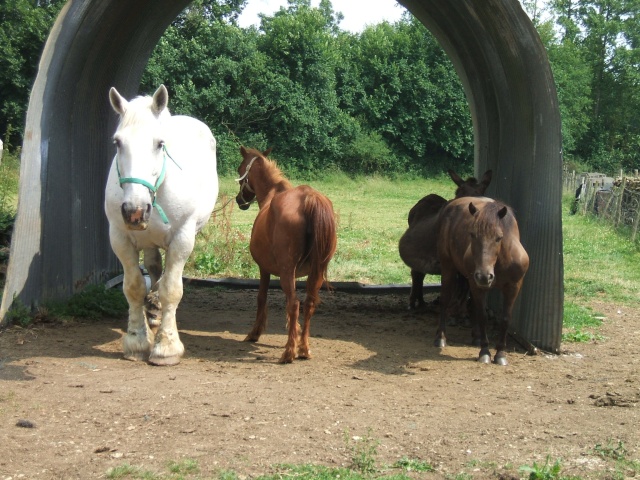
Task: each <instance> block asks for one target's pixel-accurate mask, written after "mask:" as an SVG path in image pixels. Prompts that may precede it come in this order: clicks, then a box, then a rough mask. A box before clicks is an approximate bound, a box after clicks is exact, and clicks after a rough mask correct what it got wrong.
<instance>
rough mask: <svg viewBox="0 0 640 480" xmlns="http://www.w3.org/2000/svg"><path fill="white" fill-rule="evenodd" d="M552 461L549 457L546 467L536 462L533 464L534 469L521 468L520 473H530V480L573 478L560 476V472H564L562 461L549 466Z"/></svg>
mask: <svg viewBox="0 0 640 480" xmlns="http://www.w3.org/2000/svg"><path fill="white" fill-rule="evenodd" d="M550 459H551V458H550V456H549V455H547V459H546V461H545V463H544V465H538V464H537V463H536V462H533V466H532V467H528V466H525V467H520V471H521V472H523V473H528V474H529V475H528V476H527V478H528V479H529V480H570V479H571V478H572V477H564V476H561V475H560V471H561V470H562V465H561V464H560V459H557V460H556V461H555V463H554V464H553V465H550V464H549V461H550Z"/></svg>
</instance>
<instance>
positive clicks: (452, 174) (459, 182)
mask: <svg viewBox="0 0 640 480" xmlns="http://www.w3.org/2000/svg"><path fill="white" fill-rule="evenodd" d="M447 173H448V174H449V176H450V177H451V180H453V181H454V182H455V184H456V185H458V186H461V185H462V184H463V183H464V180H463V179H462V178H460V175H458V174H457V173H456V172H454V171H453V170H451V169H449V170H447Z"/></svg>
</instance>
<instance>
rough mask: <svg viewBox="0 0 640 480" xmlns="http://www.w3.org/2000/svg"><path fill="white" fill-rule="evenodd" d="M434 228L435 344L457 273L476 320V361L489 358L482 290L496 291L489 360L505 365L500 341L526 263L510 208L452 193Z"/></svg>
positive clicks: (440, 341) (440, 339) (441, 342)
mask: <svg viewBox="0 0 640 480" xmlns="http://www.w3.org/2000/svg"><path fill="white" fill-rule="evenodd" d="M438 231H439V234H438V257H439V258H440V268H441V275H442V291H441V294H440V298H441V301H442V310H441V311H440V326H439V328H438V332H437V334H436V340H435V345H436V346H437V347H444V346H446V337H445V326H446V321H447V312H446V310H447V308H446V307H447V306H448V305H450V303H451V300H452V296H453V294H454V290H455V289H456V275H457V274H458V273H459V274H461V275H463V276H464V277H466V278H467V280H468V283H469V287H470V289H471V298H472V300H473V316H474V323H476V325H479V326H480V341H481V342H480V355H479V357H478V361H479V362H482V363H490V362H491V353H490V352H489V340H488V337H487V311H486V307H487V305H486V297H487V293H488V291H489V290H490V289H492V288H495V289H498V290H500V291H501V292H502V296H503V306H502V318H501V321H500V325H499V327H500V336H499V338H498V341H497V343H496V350H497V351H496V355H495V357H494V363H496V364H498V365H507V356H506V353H505V347H506V342H507V330H508V327H509V323H510V322H511V311H512V309H513V305H514V303H515V301H516V298H517V297H518V294H519V293H520V288H521V287H522V281H523V279H524V275H525V273H526V272H527V269H528V268H529V256H528V255H527V252H526V251H525V249H524V247H523V246H522V244H521V243H520V232H519V230H518V223H517V222H516V218H515V216H514V214H513V211H512V209H511V208H510V207H508V206H507V205H505V204H503V203H501V202H498V201H494V200H492V199H490V198H486V197H462V198H458V199H455V200H452V201H451V202H450V203H449V204H448V205H446V206H445V207H444V208H443V209H442V211H441V213H440V219H439V230H438Z"/></svg>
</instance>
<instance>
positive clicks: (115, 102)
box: [109, 87, 129, 117]
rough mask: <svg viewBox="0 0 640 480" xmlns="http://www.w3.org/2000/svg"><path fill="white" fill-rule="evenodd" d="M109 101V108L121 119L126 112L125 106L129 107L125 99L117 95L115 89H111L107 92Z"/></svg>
mask: <svg viewBox="0 0 640 480" xmlns="http://www.w3.org/2000/svg"><path fill="white" fill-rule="evenodd" d="M109 101H110V102H111V108H113V109H114V110H115V112H116V113H117V114H118V115H120V116H121V117H122V116H123V115H124V113H125V112H126V111H127V105H129V102H127V101H126V100H125V98H124V97H123V96H122V95H120V94H119V93H118V90H116V87H111V89H110V90H109Z"/></svg>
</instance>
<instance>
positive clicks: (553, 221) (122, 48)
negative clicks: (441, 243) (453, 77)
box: [0, 0, 564, 351]
mask: <svg viewBox="0 0 640 480" xmlns="http://www.w3.org/2000/svg"><path fill="white" fill-rule="evenodd" d="M189 3H190V1H189V0H137V1H136V2H131V1H130V0H84V1H81V0H70V1H69V2H68V3H67V5H66V6H65V7H64V8H63V10H62V12H61V13H60V16H59V17H58V19H57V21H56V24H55V25H54V28H53V29H52V31H51V34H50V36H49V39H48V41H47V43H46V46H45V49H44V52H43V55H42V58H41V60H40V67H39V72H38V76H37V78H36V81H35V84H34V87H33V90H32V93H31V98H30V102H29V109H28V113H27V122H26V128H25V137H24V138H25V139H24V143H23V150H22V166H21V172H20V180H21V184H20V193H19V212H18V218H17V220H16V225H15V229H14V235H13V241H12V245H11V254H10V263H9V267H8V271H7V279H6V284H5V289H4V294H3V299H2V307H1V309H0V318H2V321H3V322H4V321H5V320H6V316H5V314H6V312H7V310H8V308H9V307H10V306H11V304H12V302H13V299H14V298H18V299H19V300H20V301H21V302H22V303H23V304H26V305H37V304H39V303H41V302H42V301H45V300H49V299H60V298H67V297H69V296H70V295H72V294H73V293H75V292H77V291H78V290H80V289H81V288H82V287H83V286H84V285H86V284H88V283H94V282H99V281H103V280H105V279H106V278H108V277H109V276H110V275H111V274H112V272H114V271H116V270H118V268H119V267H118V263H117V260H116V258H115V256H114V255H113V254H112V253H111V248H110V246H109V240H108V227H107V222H106V218H105V216H104V213H103V209H102V203H103V200H104V198H103V190H104V183H105V181H106V174H107V170H108V166H109V162H110V160H111V155H112V148H111V145H110V141H109V132H111V131H113V129H114V128H115V123H113V124H111V123H110V122H115V117H114V116H113V115H110V114H109V112H110V109H109V104H108V97H107V92H108V90H109V88H110V87H111V86H112V85H117V86H118V89H119V90H120V92H121V93H123V94H124V96H125V97H130V96H133V95H136V94H137V89H138V86H139V83H140V77H141V76H142V72H143V70H144V67H145V65H146V63H147V60H148V59H149V56H150V55H151V52H152V50H153V48H154V46H155V45H156V43H157V42H158V40H159V38H160V36H161V35H162V33H163V32H164V31H165V29H166V28H167V26H168V25H169V24H170V23H171V21H172V20H173V19H175V17H176V16H177V14H178V13H179V12H180V11H181V10H182V9H184V7H186V6H187V5H188V4H189ZM399 3H401V4H403V5H404V6H406V7H407V8H408V9H409V11H411V13H412V14H413V15H415V16H416V17H417V18H418V19H419V20H420V21H421V22H422V23H423V24H424V25H425V26H426V27H427V28H428V29H429V30H430V31H431V32H432V33H433V34H434V35H435V37H436V38H437V39H438V41H439V42H440V44H441V45H442V46H443V47H444V49H445V50H446V52H447V54H448V55H449V57H450V58H451V60H452V62H453V64H454V66H455V68H456V70H457V72H458V75H459V76H460V78H461V80H462V83H463V85H464V88H465V92H466V95H467V99H468V101H469V105H470V108H471V114H472V118H473V125H474V139H475V170H476V172H479V171H485V170H486V169H488V168H492V169H493V170H494V181H493V182H492V185H491V187H490V189H489V192H488V195H490V196H495V197H498V198H500V199H502V200H504V201H506V202H508V203H510V204H511V205H512V206H513V207H514V208H515V209H516V211H517V214H518V220H519V223H520V224H521V234H522V238H523V243H524V244H525V247H526V248H527V251H528V252H529V254H530V257H531V260H532V263H531V268H530V270H529V272H528V274H527V278H526V279H525V285H524V287H523V290H522V294H521V298H520V302H519V305H518V307H519V308H517V309H516V312H515V318H516V321H517V323H516V324H515V325H514V326H515V328H516V329H517V330H518V332H519V333H520V334H521V335H522V336H524V337H525V338H527V339H528V340H529V341H531V342H532V343H533V344H535V345H537V346H538V347H540V348H543V349H545V350H550V351H557V350H558V349H559V347H560V341H561V332H562V313H563V297H564V292H563V259H562V218H561V197H562V183H561V180H562V175H561V174H562V158H561V136H560V117H559V112H558V104H557V95H556V90H555V84H554V82H553V78H552V75H551V69H550V66H549V62H548V60H547V56H546V52H545V50H544V47H543V45H542V44H541V42H540V39H539V37H538V35H537V32H536V31H535V28H534V27H533V25H532V24H531V21H530V20H529V18H528V17H527V15H526V14H525V12H524V11H523V10H522V8H521V6H520V4H519V2H518V0H456V1H454V2H452V1H451V0H401V1H400V2H399ZM108 119H112V120H111V121H109V120H108Z"/></svg>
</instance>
